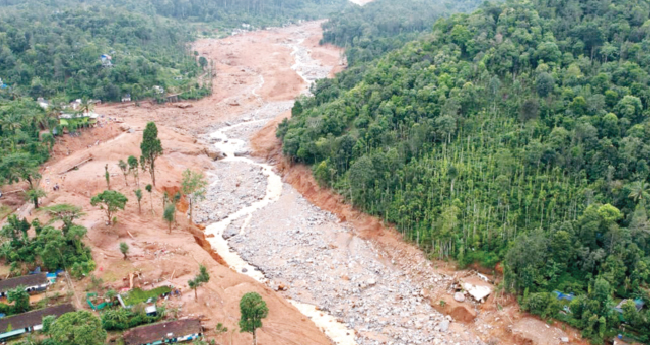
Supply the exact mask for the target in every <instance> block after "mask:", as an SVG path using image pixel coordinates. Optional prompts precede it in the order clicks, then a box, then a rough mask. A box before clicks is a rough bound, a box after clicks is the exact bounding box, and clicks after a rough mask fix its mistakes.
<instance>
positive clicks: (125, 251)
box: [120, 242, 129, 260]
mask: <svg viewBox="0 0 650 345" xmlns="http://www.w3.org/2000/svg"><path fill="white" fill-rule="evenodd" d="M120 252H121V253H122V255H124V260H126V258H127V254H129V245H128V244H126V242H120Z"/></svg>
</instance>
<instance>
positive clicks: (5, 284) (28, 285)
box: [0, 273, 50, 330]
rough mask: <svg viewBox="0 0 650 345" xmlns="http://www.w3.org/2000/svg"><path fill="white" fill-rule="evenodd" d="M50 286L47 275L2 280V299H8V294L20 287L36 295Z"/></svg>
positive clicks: (0, 296) (0, 286) (0, 295)
mask: <svg viewBox="0 0 650 345" xmlns="http://www.w3.org/2000/svg"><path fill="white" fill-rule="evenodd" d="M48 285H50V281H49V280H48V279H47V274H46V273H39V274H30V275H26V276H20V277H15V278H9V279H5V280H0V298H6V297H7V292H9V290H11V289H15V288H16V287H18V286H24V287H25V291H27V292H29V293H34V292H38V291H44V290H45V289H47V287H48ZM1 329H2V328H0V330H1Z"/></svg>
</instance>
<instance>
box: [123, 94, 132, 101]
mask: <svg viewBox="0 0 650 345" xmlns="http://www.w3.org/2000/svg"><path fill="white" fill-rule="evenodd" d="M125 102H131V94H129V93H127V94H126V95H124V96H122V103H125Z"/></svg>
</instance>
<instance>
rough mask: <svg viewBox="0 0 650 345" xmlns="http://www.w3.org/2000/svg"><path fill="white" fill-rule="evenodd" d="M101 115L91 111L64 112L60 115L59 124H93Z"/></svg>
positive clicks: (65, 125)
mask: <svg viewBox="0 0 650 345" xmlns="http://www.w3.org/2000/svg"><path fill="white" fill-rule="evenodd" d="M100 116H101V115H99V114H96V113H93V112H89V113H75V114H70V113H64V114H61V115H59V126H61V127H67V128H71V127H72V128H79V127H85V126H89V125H90V126H92V125H95V124H96V123H97V120H98V119H99V117H100Z"/></svg>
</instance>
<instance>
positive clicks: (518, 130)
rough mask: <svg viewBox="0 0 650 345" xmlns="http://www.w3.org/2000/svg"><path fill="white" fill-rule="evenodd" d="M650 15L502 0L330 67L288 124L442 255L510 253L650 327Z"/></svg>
mask: <svg viewBox="0 0 650 345" xmlns="http://www.w3.org/2000/svg"><path fill="white" fill-rule="evenodd" d="M649 17H650V4H648V2H647V1H636V0H630V1H619V2H616V3H612V2H601V1H541V0H535V1H509V2H507V3H505V4H484V5H483V6H481V8H480V9H479V10H477V11H475V12H474V13H472V14H456V15H453V16H452V17H451V18H450V19H441V20H439V21H437V22H436V24H435V25H434V27H433V32H432V33H431V34H430V35H428V36H427V37H425V38H422V39H419V40H417V41H415V42H412V43H409V44H407V45H406V46H404V47H403V48H402V49H399V50H397V51H394V52H391V53H389V54H388V55H387V56H385V57H383V58H381V59H378V60H375V61H373V62H372V63H368V64H367V65H365V67H364V69H363V70H362V72H361V73H359V70H355V69H352V70H349V71H345V72H343V73H341V74H339V75H338V76H337V78H335V79H331V80H321V81H319V82H318V83H317V84H316V85H315V86H314V87H313V92H314V94H315V96H314V97H311V98H303V99H300V100H299V101H298V102H297V103H296V105H295V106H294V108H293V110H292V119H291V120H289V121H285V122H283V123H282V124H281V125H280V126H279V129H278V136H280V137H281V138H282V140H283V145H284V146H283V147H284V152H285V153H286V154H288V155H290V156H291V157H292V158H293V159H295V160H296V161H300V162H305V163H308V164H313V166H314V175H315V177H316V178H317V180H318V181H319V182H320V183H322V184H323V185H328V186H332V187H333V188H335V189H336V190H337V191H338V192H339V193H341V194H343V195H344V196H345V197H346V198H347V199H348V200H349V201H350V202H351V203H352V204H353V205H355V206H356V207H359V208H361V209H363V210H365V211H367V212H369V213H371V214H375V215H378V216H380V217H383V218H384V219H385V220H387V221H390V222H392V223H394V224H396V226H397V227H398V229H399V230H400V231H401V232H402V233H403V234H404V236H405V238H406V239H408V240H410V241H413V242H415V243H417V244H418V245H419V246H420V247H421V248H423V249H424V250H426V251H427V252H429V253H430V255H431V257H437V258H449V257H451V258H454V259H456V260H458V261H459V262H460V264H462V265H467V264H470V263H473V262H479V263H481V264H482V265H485V266H489V267H492V266H494V265H495V264H497V263H498V262H500V261H502V260H503V261H504V266H505V272H504V278H505V285H504V287H505V288H506V289H507V290H510V291H516V292H517V293H519V294H521V295H522V296H521V302H522V306H523V307H524V309H526V310H529V311H530V312H532V313H534V314H537V315H540V316H542V317H543V318H551V317H552V318H558V319H561V320H565V321H567V322H568V323H569V324H571V325H573V326H575V327H578V328H580V329H582V330H583V335H584V336H585V337H589V338H591V339H592V340H593V341H594V342H602V341H603V339H606V338H610V337H612V336H614V335H616V334H619V333H625V334H626V335H630V336H633V337H636V339H637V340H640V341H647V340H648V334H650V322H649V320H650V315H648V311H647V310H648V309H645V310H641V311H637V309H636V308H635V306H634V303H633V300H635V299H636V300H637V301H645V303H646V305H647V304H648V298H649V297H648V283H649V282H650V243H649V240H650V230H649V229H650V228H649V227H648V219H647V201H648V198H649V197H650V186H649V185H648V174H649V172H650V170H649V167H648V162H647V156H648V153H647V152H648V150H649V149H650V145H649V144H650V139H649V138H650V137H649V135H648V134H649V131H650V120H648V115H649V112H648V101H649V95H650V92H649V89H648V68H649V66H650V60H649V59H648V57H647V54H645V53H644V51H645V50H646V48H647V47H646V46H647V45H648V44H649V43H650V38H649V37H648V34H649V33H650V31H649V29H648V28H649V27H650V26H649V25H650V21H648V20H649ZM553 290H560V291H564V292H566V293H570V292H573V293H575V294H576V295H577V297H576V298H574V299H573V301H572V302H570V303H569V302H567V301H558V299H557V298H556V295H555V294H554V293H552V291H553ZM623 299H627V300H628V302H626V303H624V304H623V305H622V308H621V309H620V310H616V309H614V307H615V306H616V305H617V304H618V303H619V302H620V301H621V300H623ZM565 307H566V308H565ZM623 323H625V331H623V330H622V329H619V327H620V326H621V325H622V324H623Z"/></svg>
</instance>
